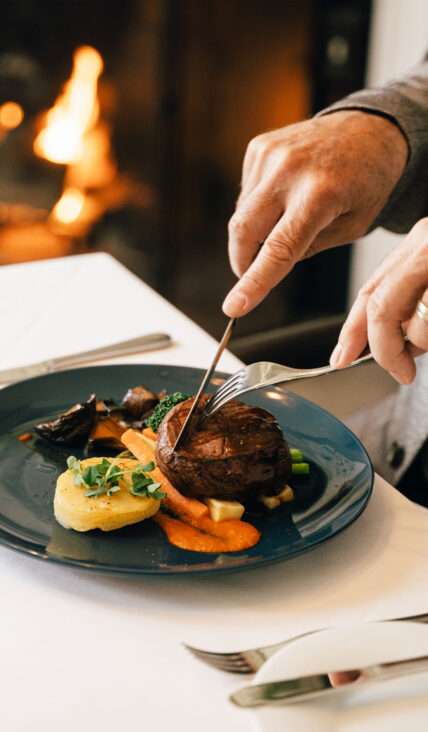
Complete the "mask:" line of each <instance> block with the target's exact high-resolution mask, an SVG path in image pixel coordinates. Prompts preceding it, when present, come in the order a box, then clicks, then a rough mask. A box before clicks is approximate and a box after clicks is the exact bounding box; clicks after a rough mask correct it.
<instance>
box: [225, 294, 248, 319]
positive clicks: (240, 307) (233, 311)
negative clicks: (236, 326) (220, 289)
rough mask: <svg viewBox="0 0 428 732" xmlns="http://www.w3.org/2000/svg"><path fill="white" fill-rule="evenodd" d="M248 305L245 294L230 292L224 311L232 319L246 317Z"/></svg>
mask: <svg viewBox="0 0 428 732" xmlns="http://www.w3.org/2000/svg"><path fill="white" fill-rule="evenodd" d="M247 305H248V297H247V296H246V295H244V293H243V292H234V291H233V290H232V292H229V294H228V296H227V297H226V299H225V301H224V303H223V310H224V312H225V313H226V315H229V316H230V317H232V318H235V317H236V318H238V317H240V316H241V315H244V312H245V309H246V307H247Z"/></svg>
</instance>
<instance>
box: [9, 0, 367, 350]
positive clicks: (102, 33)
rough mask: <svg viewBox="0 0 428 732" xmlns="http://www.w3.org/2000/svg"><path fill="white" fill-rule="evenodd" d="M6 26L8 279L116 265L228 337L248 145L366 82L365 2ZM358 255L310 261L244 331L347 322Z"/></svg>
mask: <svg viewBox="0 0 428 732" xmlns="http://www.w3.org/2000/svg"><path fill="white" fill-rule="evenodd" d="M1 13H2V16H3V17H2V21H3V22H2V23H1V26H0V34H1V35H2V39H1V40H2V42H1V46H0V48H1V51H0V264H8V263H12V262H22V261H28V260H32V259H40V258H46V257H54V256H63V255H69V254H73V253H80V252H87V251H89V252H90V251H107V252H110V253H111V254H113V255H114V256H115V257H117V258H118V259H119V260H120V261H122V262H123V263H124V264H125V265H126V266H128V267H129V268H130V269H131V270H133V271H134V272H135V273H136V274H137V275H138V276H140V277H142V278H143V279H144V280H145V281H147V282H148V283H149V284H150V285H152V286H153V287H155V288H156V289H157V290H158V291H160V292H161V293H162V294H164V295H165V296H166V297H168V298H169V299H170V300H171V301H172V302H174V303H175V304H176V305H177V306H178V307H179V308H180V309H182V310H183V311H184V312H185V313H187V314H188V315H189V316H190V317H192V318H193V319H194V320H196V321H197V322H198V323H200V324H201V325H202V326H203V327H205V328H206V329H207V330H208V331H210V332H211V333H212V334H213V335H215V336H218V335H219V334H220V332H221V330H222V327H223V325H224V316H222V314H221V311H220V305H221V302H222V299H223V297H224V295H225V293H226V292H227V290H228V289H229V288H230V286H231V285H232V284H233V281H234V277H233V275H232V273H231V272H230V270H229V266H228V260H227V249H226V245H227V221H228V219H229V217H230V215H231V214H232V212H233V209H234V203H235V200H236V197H237V195H238V191H239V179H240V171H241V164H242V158H243V155H244V152H245V148H246V145H247V144H248V142H249V140H250V139H251V138H252V137H253V136H254V135H256V134H258V133H259V132H262V131H264V130H267V129H272V128H274V127H278V126H282V125H284V124H288V123H292V122H295V121H298V120H300V119H303V118H305V117H307V116H310V115H311V114H312V113H313V112H314V111H316V110H317V109H319V108H322V107H323V106H325V105H326V104H328V103H330V102H332V101H333V100H335V99H337V98H339V97H340V96H342V95H344V94H346V93H349V92H350V91H352V90H354V89H356V88H358V87H360V86H361V85H362V84H363V79H364V70H365V57H366V44H367V36H368V28H369V17H370V2H369V0H360V1H359V2H355V1H354V0H352V1H351V0H300V2H295V1H294V0H288V1H287V0H266V2H264V3H260V2H259V0H108V1H107V2H106V1H105V0H104V1H103V2H101V1H100V0H85V1H83V0H68V1H63V2H61V3H58V2H57V0H55V1H53V0H47V1H46V2H44V3H43V4H42V5H41V4H40V3H38V2H37V0H15V1H14V2H13V3H12V2H8V3H5V4H3V7H2V11H1ZM348 257H349V254H348V251H347V249H346V248H339V249H336V250H333V251H331V252H328V253H326V254H323V255H322V256H321V257H318V258H316V260H313V261H310V260H309V261H307V262H304V263H301V264H300V265H299V266H298V267H296V270H295V271H294V272H293V273H292V274H291V275H290V276H289V277H288V278H287V281H286V282H284V283H282V284H281V285H280V286H278V287H277V288H276V289H275V290H274V291H273V292H272V293H271V294H270V296H269V297H268V298H267V300H266V302H265V303H263V304H262V305H261V306H260V307H259V308H258V309H257V310H256V311H255V312H254V313H252V314H250V315H249V316H247V317H246V318H245V319H244V320H243V321H242V322H241V323H240V325H239V333H240V334H241V335H242V334H246V333H254V332H257V331H261V330H264V329H266V328H274V327H278V326H281V325H286V324H287V323H294V322H296V321H299V320H305V319H308V318H312V317H315V316H317V317H318V316H323V315H334V314H336V313H340V312H343V311H344V309H345V304H346V288H347V277H348V266H349V262H348Z"/></svg>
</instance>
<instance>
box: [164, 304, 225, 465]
mask: <svg viewBox="0 0 428 732" xmlns="http://www.w3.org/2000/svg"><path fill="white" fill-rule="evenodd" d="M236 321H237V318H231V319H230V320H229V322H228V324H227V326H226V330H225V331H224V333H223V338H222V339H221V341H220V344H219V347H218V349H217V351H216V353H215V356H214V358H213V360H212V363H211V365H210V366H209V367H208V369H207V372H206V374H205V376H204V378H203V379H202V382H201V385H200V387H199V389H198V392H197V394H196V397H195V401H194V402H193V404H192V406H191V409H190V412H189V414H188V415H187V417H186V419H185V421H184V424H183V426H182V428H181V430H180V434H179V435H178V437H177V439H176V441H175V445H174V447H173V452H174V450H176V449H177V447H178V445H179V444H180V443H182V442H183V439H184V436H185V434H186V431H187V428H188V426H189V424H190V420H191V419H192V415H193V414H194V412H195V409H196V407H197V404H198V402H199V400H200V398H201V395H202V394H203V391H204V389H205V387H206V385H207V384H208V382H209V380H210V379H211V376H212V375H213V373H214V371H215V367H216V366H217V364H218V362H219V361H220V356H221V354H222V353H223V351H224V349H225V348H226V346H227V344H228V342H229V338H230V336H231V333H232V330H233V328H234V326H235V324H236Z"/></svg>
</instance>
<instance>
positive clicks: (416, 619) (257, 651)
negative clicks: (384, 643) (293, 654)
mask: <svg viewBox="0 0 428 732" xmlns="http://www.w3.org/2000/svg"><path fill="white" fill-rule="evenodd" d="M388 620H390V622H392V621H394V622H397V621H400V622H412V623H428V613H423V614H421V615H408V616H407V617H404V618H391V619H389V618H387V619H386V620H384V621H378V622H388ZM322 630H327V629H326V628H318V629H317V630H309V631H308V632H307V633H300V634H299V635H295V636H293V637H292V638H288V639H287V640H285V641H282V642H281V643H274V644H272V645H270V646H262V647H261V648H252V649H251V650H248V651H245V652H244V655H245V660H246V661H247V663H248V664H249V665H251V667H252V668H253V672H254V673H255V672H256V671H258V669H259V668H260V667H261V666H263V664H264V663H265V661H267V660H268V659H269V658H271V656H273V655H274V654H275V653H277V651H280V650H281V649H282V648H285V646H288V645H290V644H291V643H294V641H296V640H300V639H301V638H305V637H306V636H307V635H312V634H313V633H319V632H320V631H322Z"/></svg>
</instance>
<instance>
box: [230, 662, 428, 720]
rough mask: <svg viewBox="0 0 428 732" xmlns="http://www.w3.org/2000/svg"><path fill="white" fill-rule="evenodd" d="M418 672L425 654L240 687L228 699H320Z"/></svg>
mask: <svg viewBox="0 0 428 732" xmlns="http://www.w3.org/2000/svg"><path fill="white" fill-rule="evenodd" d="M421 671H428V656H418V657H417V658H406V659H404V660H400V661H393V662H388V663H378V664H373V665H372V666H365V667H364V668H360V669H355V668H354V669H351V670H349V671H326V672H325V673H322V674H314V675H312V676H301V677H300V678H295V679H287V680H285V681H273V682H271V683H267V684H257V685H254V686H244V687H243V688H242V689H238V691H235V693H234V694H231V696H230V699H231V701H233V702H234V704H236V705H237V706H238V707H246V708H247V707H260V706H265V705H280V704H290V703H292V702H298V701H307V700H309V699H315V698H316V697H322V698H324V697H326V696H328V695H331V694H336V693H338V692H340V691H341V690H342V689H349V688H350V687H352V686H354V687H355V688H359V687H360V686H361V685H362V684H367V683H373V682H376V681H386V680H387V679H393V678H397V677H399V676H409V675H410V674H416V673H420V672H421ZM336 674H337V677H336V683H333V681H332V676H333V678H334V675H336Z"/></svg>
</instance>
